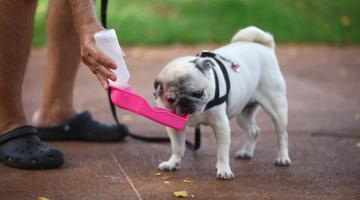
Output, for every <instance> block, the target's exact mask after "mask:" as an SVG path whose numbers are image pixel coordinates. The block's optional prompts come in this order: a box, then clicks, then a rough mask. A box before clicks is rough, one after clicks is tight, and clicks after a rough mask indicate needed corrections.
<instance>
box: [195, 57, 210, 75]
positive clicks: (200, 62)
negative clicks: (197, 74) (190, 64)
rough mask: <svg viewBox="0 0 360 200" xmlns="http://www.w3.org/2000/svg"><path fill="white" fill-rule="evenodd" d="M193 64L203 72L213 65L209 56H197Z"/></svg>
mask: <svg viewBox="0 0 360 200" xmlns="http://www.w3.org/2000/svg"><path fill="white" fill-rule="evenodd" d="M195 66H196V68H198V69H199V70H200V71H201V72H202V73H205V72H207V71H209V70H210V69H211V68H212V67H214V66H215V65H214V63H213V61H212V60H211V59H210V58H198V59H196V60H195Z"/></svg>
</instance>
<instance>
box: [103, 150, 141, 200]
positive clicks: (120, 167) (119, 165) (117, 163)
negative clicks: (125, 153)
mask: <svg viewBox="0 0 360 200" xmlns="http://www.w3.org/2000/svg"><path fill="white" fill-rule="evenodd" d="M110 154H111V156H112V158H113V160H114V161H115V162H116V165H117V166H118V167H119V169H120V171H121V173H123V174H124V176H125V178H126V180H127V181H128V182H129V184H130V185H131V187H132V189H133V190H134V191H135V194H136V196H137V197H138V199H139V200H143V199H142V197H141V195H140V193H139V191H138V190H137V189H136V187H135V185H134V183H133V182H132V181H131V179H130V178H129V176H128V175H127V173H126V172H125V170H124V168H123V167H122V166H121V164H120V162H119V160H118V159H117V158H116V157H115V155H114V154H113V152H112V151H110Z"/></svg>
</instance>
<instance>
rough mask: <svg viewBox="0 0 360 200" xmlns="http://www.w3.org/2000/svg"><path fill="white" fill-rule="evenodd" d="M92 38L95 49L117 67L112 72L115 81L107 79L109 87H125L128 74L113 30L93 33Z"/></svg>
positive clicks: (128, 77)
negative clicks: (112, 61)
mask: <svg viewBox="0 0 360 200" xmlns="http://www.w3.org/2000/svg"><path fill="white" fill-rule="evenodd" d="M94 38H95V43H96V45H97V47H98V48H99V49H100V50H101V51H102V52H103V53H104V54H105V55H107V56H108V57H109V58H111V59H112V60H114V61H115V64H116V66H117V68H116V69H115V70H112V71H113V72H114V73H115V75H116V81H112V80H110V79H108V80H109V83H110V85H111V86H114V87H117V88H124V87H127V86H128V84H127V83H128V81H129V79H130V73H129V71H128V69H127V67H126V64H125V60H124V57H123V51H122V50H121V47H120V45H119V41H118V39H117V37H116V33H115V30H114V29H109V30H103V31H100V32H97V33H95V35H94Z"/></svg>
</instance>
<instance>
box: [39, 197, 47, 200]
mask: <svg viewBox="0 0 360 200" xmlns="http://www.w3.org/2000/svg"><path fill="white" fill-rule="evenodd" d="M38 200H50V199H48V198H46V197H39V198H38Z"/></svg>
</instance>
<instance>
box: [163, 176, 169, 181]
mask: <svg viewBox="0 0 360 200" xmlns="http://www.w3.org/2000/svg"><path fill="white" fill-rule="evenodd" d="M169 178H170V177H169V176H163V177H161V179H162V180H166V179H169Z"/></svg>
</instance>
